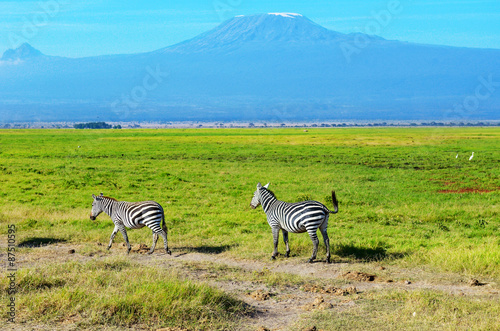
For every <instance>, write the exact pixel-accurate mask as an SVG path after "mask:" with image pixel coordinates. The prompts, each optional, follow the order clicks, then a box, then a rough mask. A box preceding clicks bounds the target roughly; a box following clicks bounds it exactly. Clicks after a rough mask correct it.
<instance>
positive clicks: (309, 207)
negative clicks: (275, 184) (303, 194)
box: [250, 183, 338, 263]
mask: <svg viewBox="0 0 500 331" xmlns="http://www.w3.org/2000/svg"><path fill="white" fill-rule="evenodd" d="M268 187H269V183H268V184H267V185H265V186H262V185H261V184H260V183H258V184H257V190H256V191H255V193H254V194H253V198H252V202H250V206H251V207H252V208H253V209H255V208H257V207H258V206H259V205H260V204H262V208H263V209H264V212H265V213H266V216H267V222H268V223H269V225H270V226H271V229H272V231H273V239H274V251H273V255H272V256H271V258H272V259H275V258H276V255H278V239H279V231H280V229H281V231H282V232H283V241H284V242H285V245H286V257H288V256H290V247H289V245H288V232H291V233H302V232H306V231H307V233H309V237H311V240H312V242H313V245H314V248H313V254H312V256H311V258H310V259H309V261H308V262H309V263H312V262H313V261H314V259H315V258H316V254H317V253H318V244H319V240H318V236H317V234H316V231H317V230H318V228H319V229H320V231H321V234H322V235H323V240H324V242H325V246H326V261H327V262H328V263H330V240H329V239H328V233H327V227H328V217H329V216H330V214H335V213H337V212H338V203H337V198H336V197H335V192H334V191H332V201H333V207H334V211H330V210H329V209H328V208H327V207H326V206H325V205H323V204H322V203H320V202H318V201H302V202H296V203H288V202H284V201H280V200H278V199H276V196H275V195H274V193H273V192H272V191H270V190H269V189H268Z"/></svg>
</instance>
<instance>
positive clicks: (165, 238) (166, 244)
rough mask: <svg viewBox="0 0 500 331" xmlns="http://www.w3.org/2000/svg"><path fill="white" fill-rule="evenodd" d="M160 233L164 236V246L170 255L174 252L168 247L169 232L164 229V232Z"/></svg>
mask: <svg viewBox="0 0 500 331" xmlns="http://www.w3.org/2000/svg"><path fill="white" fill-rule="evenodd" d="M160 235H161V236H162V238H163V246H164V247H165V253H167V254H168V255H172V252H171V251H170V249H168V240H167V232H166V231H165V230H163V231H162V232H160Z"/></svg>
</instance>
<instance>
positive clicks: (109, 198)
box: [101, 195, 118, 201]
mask: <svg viewBox="0 0 500 331" xmlns="http://www.w3.org/2000/svg"><path fill="white" fill-rule="evenodd" d="M101 198H105V199H108V200H113V201H118V200H116V199H115V198H112V197H107V196H105V195H103V196H101Z"/></svg>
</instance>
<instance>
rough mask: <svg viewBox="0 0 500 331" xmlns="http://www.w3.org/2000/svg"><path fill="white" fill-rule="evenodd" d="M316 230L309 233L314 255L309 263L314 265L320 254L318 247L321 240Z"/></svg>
mask: <svg viewBox="0 0 500 331" xmlns="http://www.w3.org/2000/svg"><path fill="white" fill-rule="evenodd" d="M316 230H317V229H315V230H314V232H313V231H312V230H311V231H310V232H309V231H308V232H309V237H311V240H312V242H313V254H312V256H311V258H310V259H309V260H308V261H307V262H309V263H313V261H314V259H316V255H317V254H318V245H319V239H318V235H317V234H316Z"/></svg>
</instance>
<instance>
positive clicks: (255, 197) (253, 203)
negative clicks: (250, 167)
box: [250, 183, 270, 209]
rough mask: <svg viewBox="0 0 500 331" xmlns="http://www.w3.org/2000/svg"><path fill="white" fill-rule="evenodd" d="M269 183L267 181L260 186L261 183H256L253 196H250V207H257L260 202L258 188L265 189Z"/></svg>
mask: <svg viewBox="0 0 500 331" xmlns="http://www.w3.org/2000/svg"><path fill="white" fill-rule="evenodd" d="M269 184H270V183H267V184H266V185H264V186H262V184H261V183H258V184H257V190H255V192H254V193H253V198H252V201H251V202H250V207H252V209H255V208H257V207H258V206H259V205H260V202H261V201H260V190H261V189H263V188H265V189H267V188H268V187H269Z"/></svg>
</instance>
